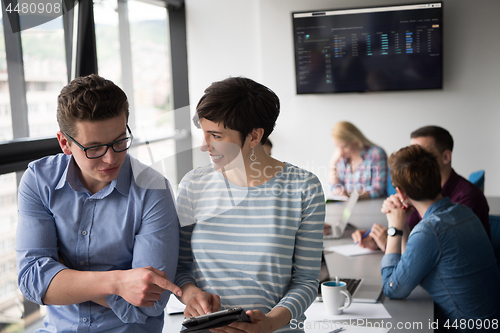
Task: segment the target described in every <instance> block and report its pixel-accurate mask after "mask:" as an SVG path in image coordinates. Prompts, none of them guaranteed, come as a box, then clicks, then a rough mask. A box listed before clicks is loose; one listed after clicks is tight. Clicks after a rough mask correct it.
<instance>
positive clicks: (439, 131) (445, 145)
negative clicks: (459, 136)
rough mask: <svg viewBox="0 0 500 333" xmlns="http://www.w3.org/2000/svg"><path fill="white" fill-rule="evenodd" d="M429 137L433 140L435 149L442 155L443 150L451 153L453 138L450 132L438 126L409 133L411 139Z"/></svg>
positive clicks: (426, 127) (425, 127)
mask: <svg viewBox="0 0 500 333" xmlns="http://www.w3.org/2000/svg"><path fill="white" fill-rule="evenodd" d="M421 137H431V138H433V139H434V143H435V145H436V149H437V150H438V151H439V152H440V153H443V152H444V151H445V150H450V151H453V137H452V136H451V134H450V132H448V131H447V130H445V129H444V128H442V127H439V126H424V127H421V128H419V129H417V130H416V131H413V132H412V133H411V138H412V139H416V138H421Z"/></svg>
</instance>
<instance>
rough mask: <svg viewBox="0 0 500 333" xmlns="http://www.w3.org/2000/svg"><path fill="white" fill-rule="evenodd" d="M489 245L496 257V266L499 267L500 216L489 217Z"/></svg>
mask: <svg viewBox="0 0 500 333" xmlns="http://www.w3.org/2000/svg"><path fill="white" fill-rule="evenodd" d="M490 233H491V244H492V245H493V250H495V256H496V257H497V265H498V266H499V267H500V216H497V215H490Z"/></svg>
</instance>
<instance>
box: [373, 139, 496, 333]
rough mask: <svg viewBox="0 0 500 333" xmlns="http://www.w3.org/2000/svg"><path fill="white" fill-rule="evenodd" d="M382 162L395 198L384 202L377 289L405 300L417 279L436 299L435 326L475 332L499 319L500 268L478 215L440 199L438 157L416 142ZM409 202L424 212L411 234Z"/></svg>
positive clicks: (416, 283)
mask: <svg viewBox="0 0 500 333" xmlns="http://www.w3.org/2000/svg"><path fill="white" fill-rule="evenodd" d="M389 166H390V168H391V177H392V181H393V184H394V187H395V188H396V191H397V193H398V195H399V197H400V198H401V201H400V204H399V205H395V206H394V207H392V208H391V209H386V208H383V213H386V214H387V220H388V224H389V228H388V230H387V234H388V239H387V248H386V251H385V256H384V257H383V259H382V263H381V270H382V277H383V287H384V293H385V294H386V295H387V296H388V297H391V298H404V297H406V296H408V295H409V294H410V293H411V291H412V290H413V289H414V288H415V287H416V286H417V285H419V284H420V285H422V287H423V288H424V289H425V290H427V291H428V292H429V295H430V296H431V297H432V298H433V299H434V301H435V304H436V319H437V321H438V324H439V326H440V327H444V328H456V329H457V330H458V331H461V330H462V329H463V328H467V329H469V330H468V331H478V330H480V329H481V328H482V326H480V325H482V324H485V320H490V324H491V323H492V322H491V320H494V319H495V320H497V324H498V318H499V316H500V273H499V270H498V267H497V264H496V259H495V255H494V252H493V248H492V246H491V242H490V241H489V238H488V235H487V234H486V231H485V230H484V228H482V227H481V221H480V220H479V218H478V217H477V216H476V215H475V214H474V213H473V212H472V210H471V209H470V208H468V207H465V206H462V205H460V204H452V203H451V201H450V199H449V198H443V196H442V195H441V175H440V171H439V164H438V162H437V159H436V157H435V155H433V154H432V153H431V152H429V151H427V150H425V149H424V148H422V147H421V146H419V145H411V146H409V147H405V148H402V149H401V150H399V151H398V152H396V153H394V154H392V155H391V157H390V158H389ZM394 196H395V195H394ZM410 207H413V208H414V209H416V210H417V211H418V212H419V214H420V215H421V216H423V218H422V220H421V221H420V223H418V224H417V225H416V226H415V228H413V230H412V231H411V232H410V229H409V226H408V224H407V223H406V221H407V218H408V214H409V212H410V211H411V209H410ZM464 322H465V323H466V324H467V325H462V324H463V323H464Z"/></svg>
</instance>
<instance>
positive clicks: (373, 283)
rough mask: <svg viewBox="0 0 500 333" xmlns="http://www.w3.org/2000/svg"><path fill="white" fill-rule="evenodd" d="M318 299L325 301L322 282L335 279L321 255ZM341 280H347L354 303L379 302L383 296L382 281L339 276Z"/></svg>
mask: <svg viewBox="0 0 500 333" xmlns="http://www.w3.org/2000/svg"><path fill="white" fill-rule="evenodd" d="M319 281H320V282H319V287H318V297H317V298H316V299H317V300H318V301H323V299H322V297H321V283H323V282H325V281H335V279H331V278H330V276H329V274H328V269H327V267H326V261H325V257H324V255H323V254H322V255H321V272H320V274H319ZM339 281H342V282H345V283H346V285H347V290H348V291H349V293H351V296H352V302H354V303H377V302H378V301H379V300H380V297H381V296H382V282H381V280H379V279H374V278H352V277H351V278H346V277H339Z"/></svg>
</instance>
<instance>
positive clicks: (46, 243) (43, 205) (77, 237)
mask: <svg viewBox="0 0 500 333" xmlns="http://www.w3.org/2000/svg"><path fill="white" fill-rule="evenodd" d="M75 168H76V165H75V162H74V160H73V159H72V158H71V156H67V155H64V154H59V155H56V156H50V157H46V158H43V159H40V160H38V161H35V162H32V163H30V164H29V166H28V169H27V170H26V172H25V173H24V175H23V177H22V179H21V183H20V184H19V198H18V201H19V222H18V229H17V235H16V252H17V273H18V282H19V288H20V290H21V292H22V293H23V295H24V296H25V297H26V298H27V299H28V300H29V301H31V302H35V303H38V304H43V303H42V298H43V297H44V296H45V293H46V291H47V288H48V286H49V284H50V282H51V280H52V278H53V277H54V276H55V275H56V274H57V273H58V272H60V271H61V270H63V269H66V268H70V269H74V270H78V271H111V270H127V269H131V268H139V267H145V266H152V267H154V268H157V269H159V270H162V271H163V272H165V273H166V274H167V277H168V278H169V279H170V280H172V281H173V280H174V278H175V270H176V266H177V258H178V251H179V248H178V246H179V240H178V239H179V238H178V237H179V234H178V219H177V214H176V211H175V207H174V202H173V198H172V193H171V190H170V185H169V183H168V181H167V180H166V179H165V178H164V177H163V176H162V175H161V174H159V173H156V172H155V171H153V170H152V169H150V168H147V167H146V166H144V165H141V164H140V163H139V162H138V161H137V160H135V159H133V158H132V157H130V156H128V155H127V158H126V159H125V162H124V164H123V166H122V168H121V170H120V174H119V176H118V177H117V179H115V180H113V181H112V182H111V183H110V184H109V185H108V186H106V187H104V188H103V189H102V190H100V191H99V192H97V193H95V194H92V193H90V192H89V191H88V190H87V189H85V188H84V187H83V185H82V183H81V182H80V180H79V179H78V176H77V174H76V172H75ZM59 258H62V259H63V261H64V265H63V264H62V263H61V262H60V261H59ZM169 295H170V294H169V292H168V291H167V292H164V293H163V294H162V297H161V300H159V301H157V302H155V305H154V306H152V307H147V308H146V307H136V306H133V305H131V304H130V303H128V302H127V301H125V300H124V299H123V298H122V297H120V296H117V295H110V296H108V297H106V301H107V303H108V305H109V306H110V309H109V308H106V307H103V306H101V305H98V304H96V303H93V302H90V301H89V302H84V303H80V304H74V305H67V306H48V307H47V308H48V309H47V312H48V315H47V317H46V318H45V326H46V329H42V332H55V331H57V332H63V331H64V332H102V331H107V330H111V331H113V332H161V330H162V327H163V309H164V307H165V305H166V303H167V301H168V297H169Z"/></svg>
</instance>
